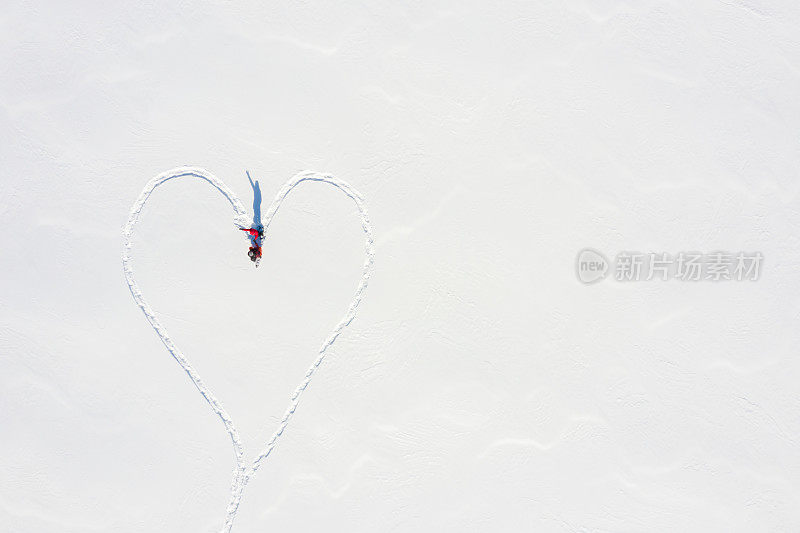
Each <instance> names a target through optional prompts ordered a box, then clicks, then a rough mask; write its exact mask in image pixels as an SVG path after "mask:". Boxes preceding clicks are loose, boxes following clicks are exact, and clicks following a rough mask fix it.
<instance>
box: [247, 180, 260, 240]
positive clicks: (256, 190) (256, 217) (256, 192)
mask: <svg viewBox="0 0 800 533" xmlns="http://www.w3.org/2000/svg"><path fill="white" fill-rule="evenodd" d="M246 172H247V179H248V180H250V186H251V187H252V188H253V228H255V229H259V228H261V187H260V186H259V184H258V180H256V181H255V182H254V181H253V179H252V178H251V177H250V171H249V170H248V171H246Z"/></svg>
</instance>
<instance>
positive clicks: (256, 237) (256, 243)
mask: <svg viewBox="0 0 800 533" xmlns="http://www.w3.org/2000/svg"><path fill="white" fill-rule="evenodd" d="M239 229H240V230H242V231H244V232H246V233H247V234H248V235H250V239H251V241H252V243H253V246H251V247H250V249H249V250H248V251H247V256H248V257H249V258H250V260H251V261H252V262H253V263H255V264H256V266H258V261H259V259H261V239H262V238H264V228H262V227H260V226H259V227H258V229H255V228H239Z"/></svg>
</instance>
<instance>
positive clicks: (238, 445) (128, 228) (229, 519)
mask: <svg viewBox="0 0 800 533" xmlns="http://www.w3.org/2000/svg"><path fill="white" fill-rule="evenodd" d="M185 177H190V178H199V179H203V180H206V181H207V182H209V183H210V184H211V185H213V186H214V187H216V188H217V190H219V192H221V193H222V194H223V195H224V196H225V198H227V199H228V201H229V202H230V203H231V206H232V207H233V211H234V219H233V222H234V225H236V227H238V228H248V227H249V226H248V216H247V212H246V211H245V209H244V206H243V204H242V202H241V201H240V200H239V198H238V197H237V196H236V194H234V192H233V191H231V190H230V189H229V188H228V187H227V186H226V185H225V184H224V183H223V182H222V180H220V179H219V178H217V177H216V176H214V175H213V174H211V173H210V172H207V171H205V170H203V169H201V168H193V167H180V168H176V169H173V170H170V171H167V172H164V173H163V174H159V175H158V176H156V177H155V178H153V179H151V180H150V181H149V182H148V183H147V185H145V187H144V190H142V193H141V194H140V195H139V198H137V199H136V202H135V203H134V204H133V207H132V208H131V213H130V216H129V217H128V223H127V224H126V225H125V229H124V231H123V233H124V237H125V245H124V247H123V249H122V265H123V268H124V270H125V279H126V280H127V281H128V287H129V288H130V290H131V294H132V295H133V299H134V300H135V301H136V304H137V305H138V306H139V307H140V308H141V309H142V312H144V315H145V316H146V317H147V320H148V321H149V322H150V325H151V326H153V329H154V330H155V331H156V333H157V334H158V336H159V337H160V338H161V341H162V342H163V343H164V346H166V347H167V350H169V353H171V354H172V357H173V358H175V360H176V361H177V362H178V364H179V365H180V366H181V368H183V370H184V371H185V372H186V374H188V376H189V379H191V380H192V383H194V386H195V387H197V390H198V391H200V394H201V395H202V396H203V398H204V399H205V400H206V402H207V403H208V405H209V406H211V409H212V410H213V411H214V413H216V415H217V416H218V417H219V418H220V420H222V423H223V424H224V425H225V430H226V431H227V432H228V435H229V436H230V438H231V442H232V444H233V451H234V453H235V455H236V468H235V469H234V474H233V483H232V484H231V498H230V501H229V503H228V508H227V513H226V515H225V524H224V526H223V528H222V532H223V533H229V532H230V531H231V528H232V527H233V520H234V518H235V517H236V511H237V510H238V509H239V503H240V502H241V499H242V494H243V492H244V488H245V486H246V485H247V483H248V482H249V481H250V479H251V478H252V477H253V475H254V474H255V473H256V471H257V470H258V468H259V466H261V463H262V462H263V461H264V459H266V458H267V456H269V454H270V452H271V451H272V449H273V448H274V447H275V442H276V441H277V440H278V437H280V436H281V434H282V433H283V431H284V430H285V429H286V426H287V425H288V423H289V419H290V418H291V416H292V414H293V413H294V411H295V409H297V404H298V402H299V400H300V395H301V394H302V393H303V391H304V390H305V389H306V387H307V386H308V384H309V383H310V382H311V378H312V376H313V375H314V372H315V371H316V369H317V368H318V367H319V365H320V364H321V363H322V360H323V359H324V358H325V354H326V352H327V350H328V348H329V347H330V346H331V345H332V344H333V342H334V341H335V340H336V337H338V336H339V334H340V333H341V332H342V330H343V329H344V328H345V327H347V325H348V324H350V322H351V321H352V320H353V318H354V317H355V315H356V309H357V308H358V304H359V303H361V298H362V297H363V295H364V290H365V289H366V288H367V282H368V281H369V277H370V274H371V272H372V263H373V259H374V256H375V246H374V242H373V238H372V226H370V223H369V217H368V216H367V209H366V207H365V206H364V200H363V199H362V197H361V195H360V194H359V193H358V192H357V191H356V190H355V189H353V188H352V187H350V185H348V184H347V183H346V182H344V181H341V180H338V179H336V178H334V177H333V176H329V175H327V174H318V173H316V172H301V173H300V174H297V175H296V176H294V177H293V178H291V179H290V180H289V181H287V182H286V184H285V185H284V186H283V187H281V189H280V191H278V194H277V196H275V199H274V200H273V201H272V204H270V206H269V208H268V209H267V212H266V214H265V215H264V218H263V221H262V222H263V226H264V233H266V231H267V229H268V228H269V224H270V222H271V221H272V218H273V217H274V216H275V213H277V212H278V208H279V207H280V206H281V203H282V202H283V200H284V199H285V198H286V196H288V194H289V193H290V192H291V191H292V189H294V188H295V187H296V186H297V185H298V184H299V183H301V182H303V181H320V182H324V183H329V184H331V185H333V186H334V187H337V188H338V189H339V190H341V191H342V192H343V193H345V194H346V195H347V196H348V197H350V198H351V199H352V200H353V201H354V202H355V204H356V207H358V212H359V215H360V216H361V226H362V228H363V229H364V233H365V235H366V238H365V258H364V267H363V270H362V273H361V280H360V281H359V283H358V287H357V288H356V294H355V296H354V297H353V300H352V301H351V302H350V305H349V307H348V309H347V313H346V314H345V316H344V318H342V319H341V320H340V321H339V323H338V324H337V325H336V327H335V328H333V331H332V332H331V333H330V335H328V338H327V339H326V340H325V342H324V343H323V344H322V347H321V348H320V349H319V352H318V353H317V357H316V359H315V360H314V362H313V363H312V365H311V367H309V369H308V371H307V372H306V375H305V377H304V378H303V381H302V382H301V383H300V385H299V386H298V387H297V388H296V389H295V391H294V393H293V394H292V397H291V399H290V401H289V407H288V408H287V409H286V412H285V413H284V415H283V417H282V418H281V421H280V422H279V423H278V429H277V430H276V431H275V433H273V435H272V437H271V438H270V439H269V440H268V441H267V443H266V446H264V449H263V450H262V451H261V453H259V454H258V456H257V457H256V458H255V459H253V461H252V462H250V463H249V464H248V463H246V462H245V459H244V449H243V447H242V442H241V439H240V438H239V432H238V431H237V430H236V427H235V426H234V424H233V420H232V419H231V417H230V416H229V415H228V413H227V412H226V411H225V409H224V408H223V407H222V404H221V403H220V402H219V400H218V399H217V398H216V397H215V396H214V394H212V393H211V391H210V390H209V388H208V386H206V384H205V382H203V380H202V379H201V378H200V375H199V374H198V373H197V371H196V370H195V369H194V368H193V367H192V365H191V363H190V362H189V360H188V359H187V358H186V356H184V355H183V353H182V352H181V351H180V350H179V349H178V347H177V346H176V345H175V343H174V342H173V341H172V339H171V338H170V336H169V334H168V333H167V330H166V329H165V328H164V326H162V325H161V322H160V321H159V320H158V318H157V317H156V314H155V313H154V312H153V309H152V308H151V307H150V305H149V304H148V303H147V302H146V301H145V299H144V296H142V291H141V290H140V289H139V286H138V285H137V284H136V280H135V279H134V277H133V268H132V266H131V255H130V254H131V247H132V246H133V228H134V227H135V226H136V223H137V222H138V221H139V215H140V213H141V212H142V208H144V205H145V203H146V202H147V199H148V198H150V195H151V194H153V191H154V190H155V189H156V187H158V186H159V185H161V184H162V183H164V182H165V181H168V180H171V179H174V178H185Z"/></svg>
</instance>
